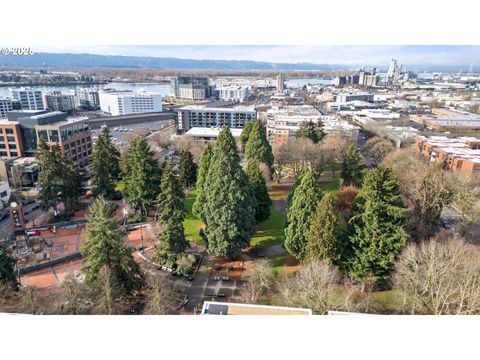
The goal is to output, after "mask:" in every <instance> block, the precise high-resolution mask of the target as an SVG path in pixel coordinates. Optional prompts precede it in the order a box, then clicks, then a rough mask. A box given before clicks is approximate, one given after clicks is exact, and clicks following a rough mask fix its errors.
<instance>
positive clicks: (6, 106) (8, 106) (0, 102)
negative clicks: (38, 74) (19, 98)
mask: <svg viewBox="0 0 480 360" xmlns="http://www.w3.org/2000/svg"><path fill="white" fill-rule="evenodd" d="M7 111H13V103H12V99H10V98H5V97H1V98H0V118H3V119H4V118H6V117H7Z"/></svg>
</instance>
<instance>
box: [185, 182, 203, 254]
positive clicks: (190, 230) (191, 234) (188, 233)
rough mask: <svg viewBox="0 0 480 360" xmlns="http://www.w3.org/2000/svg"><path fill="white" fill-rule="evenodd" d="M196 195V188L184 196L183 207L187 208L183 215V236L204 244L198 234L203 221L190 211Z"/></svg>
mask: <svg viewBox="0 0 480 360" xmlns="http://www.w3.org/2000/svg"><path fill="white" fill-rule="evenodd" d="M196 197H197V190H196V189H193V190H191V191H190V193H189V194H188V196H187V197H186V198H185V208H186V209H187V215H186V216H185V220H184V222H183V227H184V228H185V238H186V239H187V240H193V241H195V242H196V243H199V244H203V245H204V242H203V240H202V238H201V237H200V235H199V234H198V232H199V231H200V228H201V227H202V226H203V223H202V221H201V220H199V219H197V218H196V217H195V216H194V215H193V213H192V207H193V203H194V202H195V198H196Z"/></svg>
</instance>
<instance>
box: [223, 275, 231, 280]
mask: <svg viewBox="0 0 480 360" xmlns="http://www.w3.org/2000/svg"><path fill="white" fill-rule="evenodd" d="M228 280H230V278H229V277H228V276H222V281H228Z"/></svg>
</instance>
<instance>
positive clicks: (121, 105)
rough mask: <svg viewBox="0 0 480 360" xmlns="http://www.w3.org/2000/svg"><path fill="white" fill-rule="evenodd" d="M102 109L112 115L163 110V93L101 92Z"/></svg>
mask: <svg viewBox="0 0 480 360" xmlns="http://www.w3.org/2000/svg"><path fill="white" fill-rule="evenodd" d="M99 99H100V110H102V111H103V112H106V113H108V114H110V115H112V116H119V115H131V114H143V113H149V112H160V111H162V95H160V94H157V93H151V92H146V91H139V92H133V91H116V90H114V91H112V90H105V91H100V92H99Z"/></svg>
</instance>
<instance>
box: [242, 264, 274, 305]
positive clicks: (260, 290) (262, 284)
mask: <svg viewBox="0 0 480 360" xmlns="http://www.w3.org/2000/svg"><path fill="white" fill-rule="evenodd" d="M272 286H273V272H272V267H271V265H270V261H268V260H266V259H260V260H257V261H256V262H255V267H254V268H253V269H252V272H251V274H250V277H249V278H248V283H247V286H246V287H245V288H244V289H243V291H242V299H243V301H244V302H246V303H252V304H256V303H257V301H258V300H259V299H260V297H261V296H263V295H265V294H266V293H267V292H268V291H269V290H271V289H272Z"/></svg>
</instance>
